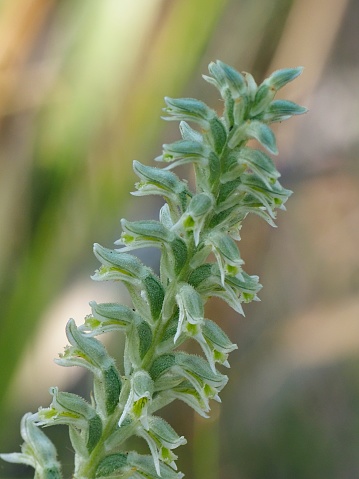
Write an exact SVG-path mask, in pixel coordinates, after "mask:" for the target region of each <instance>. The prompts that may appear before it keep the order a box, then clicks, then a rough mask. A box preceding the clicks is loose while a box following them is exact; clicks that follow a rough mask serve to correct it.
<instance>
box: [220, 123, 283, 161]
mask: <svg viewBox="0 0 359 479" xmlns="http://www.w3.org/2000/svg"><path fill="white" fill-rule="evenodd" d="M249 138H253V139H254V140H257V141H258V142H259V143H260V144H261V145H262V146H264V148H266V149H267V150H268V151H269V152H270V153H273V155H277V154H278V149H277V144H276V139H275V136H274V133H273V131H272V130H271V129H270V127H269V126H268V125H266V124H265V123H263V122H261V121H258V120H248V121H247V123H245V124H244V125H242V126H240V127H238V128H236V129H234V130H233V133H232V134H231V137H230V139H229V141H228V146H229V147H230V148H236V147H237V146H240V145H241V143H242V142H244V141H247V140H248V139H249Z"/></svg>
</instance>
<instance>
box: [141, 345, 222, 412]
mask: <svg viewBox="0 0 359 479" xmlns="http://www.w3.org/2000/svg"><path fill="white" fill-rule="evenodd" d="M150 374H151V377H152V378H153V380H154V382H155V391H162V390H167V389H170V388H174V387H176V386H178V385H179V384H180V383H181V382H182V381H183V379H185V380H187V381H189V382H190V383H191V385H192V387H193V388H194V389H195V390H196V391H197V393H198V394H199V396H200V397H201V399H202V401H203V402H204V403H207V402H208V399H215V400H219V396H218V393H219V392H220V391H221V390H222V389H223V387H224V386H225V385H226V383H227V381H228V378H227V376H225V375H223V374H221V373H219V372H218V371H216V372H214V371H212V369H211V367H210V365H209V364H208V363H207V361H206V360H205V359H203V358H201V357H200V356H196V355H192V354H187V353H183V352H175V353H172V354H167V355H163V356H160V357H158V358H157V359H156V360H155V361H154V363H153V365H152V367H151V369H150Z"/></svg>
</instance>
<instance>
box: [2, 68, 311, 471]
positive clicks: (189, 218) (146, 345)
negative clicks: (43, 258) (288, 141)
mask: <svg viewBox="0 0 359 479" xmlns="http://www.w3.org/2000/svg"><path fill="white" fill-rule="evenodd" d="M301 71H302V69H301V68H291V69H283V70H278V71H275V72H274V73H273V74H272V75H271V76H270V77H269V78H267V79H266V80H265V81H263V83H261V84H260V85H259V86H257V84H256V82H255V80H254V78H253V77H252V75H250V74H249V73H243V74H241V73H239V72H238V71H236V70H235V69H233V68H231V67H230V66H228V65H226V64H224V63H223V62H221V61H217V62H215V63H211V64H210V65H209V73H210V75H209V76H204V79H205V80H206V81H208V82H209V83H211V84H212V85H213V86H214V87H216V88H217V89H218V90H219V92H220V94H221V96H222V98H223V101H224V111H223V114H222V116H219V115H218V114H217V113H216V111H214V110H213V109H211V108H209V107H208V106H207V105H206V104H205V103H203V102H201V101H199V100H195V99H193V98H181V99H172V98H165V101H166V105H167V106H166V108H164V111H165V113H166V115H167V116H166V117H165V119H166V120H176V121H180V132H181V137H182V138H181V139H180V140H179V141H176V142H174V143H171V144H165V145H163V152H162V155H161V156H159V157H158V158H156V161H157V162H158V163H161V164H162V165H165V166H164V167H162V168H157V167H153V166H146V165H143V164H141V163H139V162H138V161H135V162H134V165H133V167H134V171H135V173H136V175H137V176H138V177H139V182H138V183H136V192H134V193H133V194H134V195H136V196H147V195H160V196H162V197H163V198H164V201H165V202H164V205H163V206H162V208H161V210H160V213H159V220H158V221H155V220H143V221H133V222H131V221H128V220H125V219H123V220H122V221H121V225H122V231H123V232H122V235H121V238H120V239H119V240H118V241H117V242H116V245H117V247H116V249H108V248H105V247H103V246H100V245H99V244H95V245H94V253H95V255H96V257H97V258H98V260H99V261H100V263H101V266H100V268H99V269H98V270H97V271H96V272H95V274H94V276H93V277H92V278H93V279H94V280H95V281H120V282H122V283H123V284H124V285H125V286H126V287H127V289H128V291H129V294H130V297H131V300H132V307H128V306H125V305H122V304H117V303H104V304H97V303H95V302H91V303H90V306H91V314H90V315H89V316H87V317H86V318H85V321H84V324H82V325H80V326H77V325H76V324H75V321H74V320H73V319H71V320H70V321H69V322H68V324H67V326H66V333H67V337H68V341H69V345H68V346H67V347H66V348H65V351H64V353H63V354H60V356H59V358H58V359H56V360H55V361H56V362H57V363H58V364H59V365H61V366H65V367H70V366H71V367H72V366H80V367H83V368H86V369H88V370H90V371H91V373H92V374H93V392H92V397H91V400H90V402H88V401H86V400H85V399H83V398H82V397H80V396H78V395H75V394H73V393H68V392H62V391H59V390H58V388H56V387H52V388H51V389H50V394H51V396H52V402H51V404H50V406H49V407H47V408H40V409H39V410H38V412H36V413H35V414H32V413H27V414H25V416H24V417H23V419H22V421H21V435H22V438H23V440H24V443H23V445H22V448H21V452H20V453H11V454H1V457H2V459H4V460H6V461H9V462H15V463H22V464H27V465H30V466H32V467H33V468H34V469H35V475H34V477H35V478H36V479H58V478H61V477H62V475H61V466H60V464H59V462H58V460H57V453H56V449H55V446H54V445H53V444H52V442H51V441H50V440H49V439H48V437H47V436H46V435H45V434H44V432H43V428H44V427H48V426H52V425H56V424H65V425H67V426H68V428H69V435H70V439H71V443H72V447H73V450H74V453H75V460H74V472H73V478H76V479H90V478H91V479H92V478H96V479H102V478H103V479H105V478H106V479H112V478H113V479H115V478H133V479H159V478H162V479H180V478H182V477H183V474H182V473H181V472H178V471H177V467H176V459H177V456H176V455H175V453H174V452H173V450H174V449H176V448H177V447H178V446H180V445H182V444H185V443H186V439H185V438H184V437H183V436H179V435H178V434H177V433H176V431H175V430H174V429H173V428H172V427H171V426H170V424H168V423H167V422H166V421H165V420H164V419H162V418H161V417H160V416H158V415H157V414H158V411H159V410H160V409H161V408H163V407H164V406H166V405H167V404H169V403H171V402H173V401H174V400H176V399H179V400H181V401H184V402H185V403H186V404H187V405H188V406H190V407H191V408H193V409H194V410H195V411H196V412H197V413H198V414H200V415H201V416H203V417H208V414H209V411H210V402H211V401H212V400H214V401H218V402H220V397H219V393H220V392H221V390H222V388H223V387H224V386H225V385H226V383H227V380H228V377H227V376H226V375H225V374H224V373H223V370H221V371H219V370H218V369H217V366H219V367H220V368H221V367H222V366H224V367H226V368H228V367H229V363H228V355H229V353H230V352H231V351H233V350H234V349H236V348H237V346H236V345H235V344H233V343H232V342H231V340H230V339H229V338H228V336H227V335H226V333H225V332H224V331H223V330H222V329H221V327H220V325H218V324H217V323H216V322H215V321H214V320H213V319H208V318H206V317H205V304H206V302H207V300H208V299H209V298H211V297H213V296H216V297H219V298H221V299H222V300H224V301H225V302H226V303H228V304H229V305H230V306H231V307H232V308H233V309H234V310H235V311H236V312H238V313H240V314H243V310H242V303H248V302H250V301H252V300H257V299H258V298H257V293H258V291H259V289H260V288H261V286H260V284H259V282H258V277H257V276H252V275H249V274H247V273H246V272H245V271H244V270H243V269H242V267H243V260H242V258H241V255H240V252H239V249H238V241H239V240H240V229H241V227H242V222H243V220H244V219H245V218H246V216H247V215H248V214H249V213H254V214H256V215H258V216H260V217H261V218H263V219H264V220H265V221H267V222H268V223H269V224H270V225H272V226H274V225H275V224H274V220H275V218H276V210H277V209H284V204H285V202H286V200H287V199H288V197H289V196H290V194H291V192H290V191H289V190H287V189H285V188H283V187H282V186H281V184H280V182H279V180H278V179H279V176H280V174H279V172H278V171H277V169H276V167H275V165H274V163H273V161H272V159H271V157H270V156H268V154H267V153H270V154H277V146H276V139H275V136H274V133H273V131H272V130H271V128H270V127H269V124H270V123H273V122H280V121H283V120H286V119H288V118H290V117H291V116H293V115H298V114H302V113H304V112H305V111H306V109H305V108H303V107H301V106H299V105H297V104H295V103H293V102H290V101H286V100H275V99H274V97H275V95H276V93H277V91H278V90H279V89H280V88H282V87H283V86H284V85H286V84H287V83H288V82H290V81H292V80H294V79H295V78H296V77H297V76H298V75H299V74H300V73H301ZM193 125H194V126H195V127H196V128H193ZM251 139H254V140H256V141H257V142H258V143H259V144H260V146H261V148H260V149H256V148H253V147H252V146H249V145H248V141H249V140H251ZM251 145H252V143H251ZM187 163H191V164H192V165H193V168H194V173H195V180H194V186H193V187H192V189H191V188H190V186H189V184H188V182H187V181H186V180H184V179H181V178H179V177H178V176H177V175H176V174H175V173H173V171H172V170H173V169H174V168H176V167H177V166H179V165H183V164H187ZM147 247H155V248H159V249H160V252H161V260H160V273H159V275H156V274H155V272H154V271H153V270H152V269H151V268H150V267H148V266H145V265H144V264H143V263H142V262H141V261H140V260H139V259H138V258H137V257H136V256H135V255H133V254H132V251H134V250H136V249H139V248H147ZM110 331H121V332H122V333H123V334H124V335H125V353H124V360H123V364H121V365H117V364H115V361H114V359H113V358H112V357H110V355H109V354H108V352H107V350H106V348H105V346H104V345H103V343H102V342H101V341H99V340H98V339H97V337H98V336H101V335H102V334H104V333H107V332H110ZM188 340H192V341H196V342H197V343H198V345H199V346H200V348H201V349H202V351H203V355H201V356H200V355H194V354H189V353H187V352H185V351H184V349H183V347H182V346H183V344H184V343H185V342H186V341H188ZM133 435H136V436H139V437H141V438H143V439H144V440H145V441H146V442H147V444H148V447H149V452H150V454H148V455H142V454H139V453H137V452H136V451H126V450H125V446H126V444H125V443H126V440H127V439H128V438H130V437H131V436H133Z"/></svg>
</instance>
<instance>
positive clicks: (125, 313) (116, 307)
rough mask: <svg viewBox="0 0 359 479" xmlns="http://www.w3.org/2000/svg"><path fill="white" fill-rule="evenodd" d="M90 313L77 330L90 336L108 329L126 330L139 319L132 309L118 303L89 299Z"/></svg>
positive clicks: (105, 331)
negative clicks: (98, 302) (98, 301)
mask: <svg viewBox="0 0 359 479" xmlns="http://www.w3.org/2000/svg"><path fill="white" fill-rule="evenodd" d="M90 306H91V309H92V315H89V316H87V317H86V318H85V324H84V325H83V326H80V328H79V330H80V331H83V332H86V333H88V335H90V336H97V335H99V334H103V333H107V332H109V331H126V329H127V328H128V327H129V326H130V325H131V324H133V323H135V322H136V321H138V320H139V319H140V316H139V315H138V314H136V313H135V312H134V311H133V309H131V308H129V307H128V306H124V305H123V304H118V303H100V304H97V303H96V301H91V302H90Z"/></svg>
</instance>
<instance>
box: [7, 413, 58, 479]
mask: <svg viewBox="0 0 359 479" xmlns="http://www.w3.org/2000/svg"><path fill="white" fill-rule="evenodd" d="M34 419H35V418H34V416H33V415H32V414H31V413H27V414H25V415H24V416H23V418H22V420H21V437H22V438H23V440H24V444H23V445H22V446H21V453H11V454H0V458H1V459H3V460H4V461H7V462H12V463H16V464H26V465H28V466H31V467H33V468H34V469H35V477H39V478H41V479H61V477H62V475H61V469H60V464H59V463H58V461H57V459H56V456H57V453H56V449H55V446H54V445H53V443H52V442H51V441H50V439H48V437H47V436H46V435H45V434H44V433H43V432H42V431H41V429H40V428H39V427H37V426H36V425H35V423H34Z"/></svg>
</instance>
